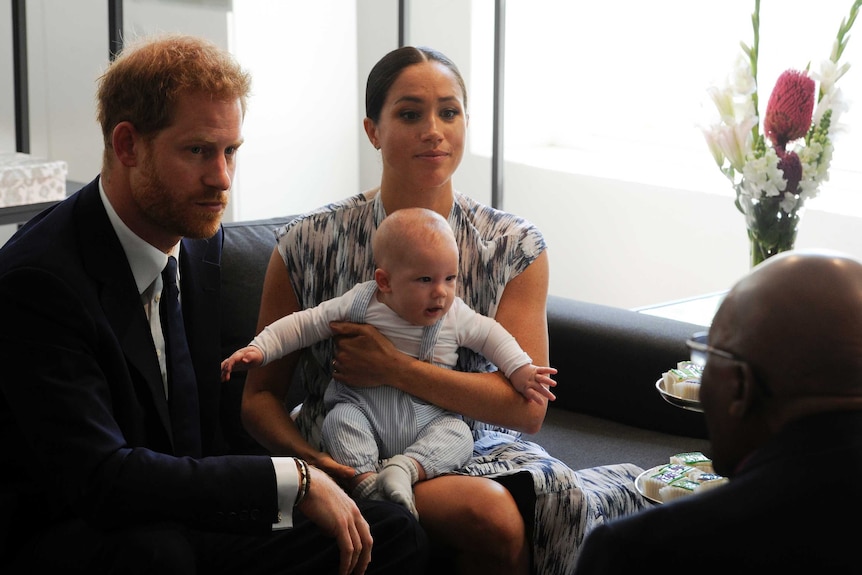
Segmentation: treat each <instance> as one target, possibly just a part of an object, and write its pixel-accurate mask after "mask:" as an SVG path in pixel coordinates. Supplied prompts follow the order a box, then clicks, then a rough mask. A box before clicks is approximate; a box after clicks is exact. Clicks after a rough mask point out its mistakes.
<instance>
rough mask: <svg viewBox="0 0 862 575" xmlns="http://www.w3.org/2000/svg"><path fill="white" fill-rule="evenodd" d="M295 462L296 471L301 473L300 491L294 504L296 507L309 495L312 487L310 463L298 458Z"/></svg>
mask: <svg viewBox="0 0 862 575" xmlns="http://www.w3.org/2000/svg"><path fill="white" fill-rule="evenodd" d="M294 461H296V470H297V471H299V491H298V492H297V494H296V501H295V502H294V504H293V506H294V507H296V506H297V505H299V503H300V502H301V501H302V500H303V499H305V496H306V495H308V488H309V487H311V475H310V474H309V472H308V463H306V462H305V461H304V460H302V459H299V458H298V457H297V458H295V459H294Z"/></svg>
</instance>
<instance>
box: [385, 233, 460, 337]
mask: <svg viewBox="0 0 862 575" xmlns="http://www.w3.org/2000/svg"><path fill="white" fill-rule="evenodd" d="M389 277H390V287H391V293H390V294H389V297H388V299H387V304H388V305H389V307H390V308H392V309H393V310H394V311H395V313H397V314H398V315H399V316H401V317H402V318H403V319H405V320H407V321H409V322H410V323H412V324H415V325H433V324H434V323H436V322H437V320H439V319H440V318H441V317H443V316H444V315H446V312H448V311H449V308H450V307H452V302H453V301H454V300H455V290H456V288H457V286H458V249H457V247H455V246H454V244H453V245H451V246H449V245H448V244H447V245H445V246H441V245H439V244H438V245H436V246H433V247H432V246H430V245H426V246H421V247H419V248H417V249H416V250H414V251H411V253H410V257H409V258H408V259H407V261H404V262H401V264H400V266H399V267H397V268H396V269H394V270H390V274H389Z"/></svg>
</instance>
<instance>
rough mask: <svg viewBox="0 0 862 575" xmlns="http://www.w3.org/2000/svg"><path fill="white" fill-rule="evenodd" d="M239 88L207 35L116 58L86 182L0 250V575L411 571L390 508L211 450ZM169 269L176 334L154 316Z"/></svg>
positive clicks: (101, 100)
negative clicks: (93, 170)
mask: <svg viewBox="0 0 862 575" xmlns="http://www.w3.org/2000/svg"><path fill="white" fill-rule="evenodd" d="M249 89H250V77H249V75H248V74H247V73H246V72H245V71H243V70H242V69H241V68H240V67H239V66H238V65H237V64H236V62H235V61H234V60H233V59H232V58H231V56H230V55H229V54H227V53H225V52H223V51H222V50H220V49H218V48H216V47H215V46H213V45H211V44H209V43H207V42H205V41H202V40H199V39H195V38H191V37H185V36H165V37H161V38H155V39H150V40H147V41H142V42H140V43H139V44H137V45H132V46H129V47H128V48H127V49H126V50H124V52H123V53H122V54H121V55H120V56H119V57H118V58H117V59H116V60H115V61H114V62H113V63H112V64H111V65H110V66H109V68H108V70H107V72H106V73H105V74H104V76H103V77H102V78H101V79H100V83H99V90H98V117H99V121H100V123H101V125H102V131H103V136H104V142H105V150H104V156H103V167H102V171H101V174H100V177H98V178H96V179H95V180H93V181H92V182H91V183H90V184H88V185H87V186H85V187H84V188H83V189H82V190H81V191H80V192H78V193H77V194H75V195H74V196H72V197H70V198H68V199H67V200H66V201H64V202H61V203H60V204H59V205H57V206H55V207H54V208H52V209H50V210H48V211H46V212H44V213H42V214H40V215H39V216H38V217H37V218H35V219H34V220H33V221H31V222H29V223H28V224H27V225H26V226H24V227H23V228H22V229H21V230H19V231H18V233H17V234H16V235H15V236H14V237H13V238H11V239H10V240H9V242H8V243H7V244H6V245H5V246H4V247H3V249H2V250H0V326H2V327H0V340H2V342H0V361H2V362H3V364H4V370H3V375H2V376H0V448H2V449H0V458H2V469H3V473H2V477H0V537H2V539H0V541H2V543H3V548H2V549H0V550H2V552H3V556H4V559H5V560H6V562H7V563H11V565H7V567H4V568H3V569H4V572H7V571H6V570H7V569H8V570H12V569H20V570H22V571H26V572H42V571H44V572H46V573H47V572H62V573H108V572H111V573H114V572H116V573H194V572H196V571H199V572H201V573H326V572H332V573H336V572H338V573H363V572H365V570H366V568H368V572H369V573H371V572H380V573H411V572H421V571H422V565H423V564H424V559H425V558H426V556H427V544H426V539H425V535H424V533H423V532H422V530H421V529H420V528H419V526H418V524H417V523H416V521H415V520H414V519H413V517H412V516H411V515H410V514H409V513H407V512H406V511H405V510H404V509H403V508H402V507H401V506H398V505H394V504H389V503H384V502H360V503H359V504H358V506H357V503H355V502H354V501H353V500H351V499H350V498H349V497H348V496H347V495H346V494H345V493H344V492H343V491H342V490H341V489H340V488H339V487H338V485H336V483H335V482H333V481H332V480H331V479H330V478H329V477H328V476H327V475H326V474H325V473H323V472H322V471H320V470H318V469H316V468H314V467H312V466H309V465H308V464H306V463H305V462H304V461H302V460H300V459H295V458H292V457H268V456H259V455H248V456H237V455H224V454H223V453H222V451H221V446H222V438H221V436H220V424H219V418H218V414H219V388H220V361H221V357H220V348H219V329H218V314H217V310H218V309H219V271H220V270H219V264H220V257H221V247H222V232H221V217H222V213H223V212H224V209H225V206H226V204H227V202H228V197H229V191H230V187H231V181H232V179H233V175H234V171H235V159H236V151H237V149H238V148H239V146H240V145H241V144H242V135H241V128H242V120H243V117H244V114H245V107H246V99H247V96H248V93H249ZM170 258H175V259H176V260H178V261H179V274H177V272H176V271H175V270H172V272H171V273H170V274H169V275H166V276H164V278H163V276H162V270H163V268H166V264H167V262H168V261H169V260H170ZM167 269H171V268H167ZM177 275H178V279H179V284H180V289H181V297H180V303H181V306H182V313H183V315H184V318H185V321H184V322H182V321H180V322H179V323H180V324H183V323H184V327H185V331H186V332H187V335H186V337H185V338H183V337H182V335H179V336H175V335H174V332H173V331H171V329H170V328H169V327H167V326H168V325H169V324H168V323H165V324H162V321H161V320H160V319H159V318H160V311H164V310H166V309H168V307H170V306H169V303H168V301H169V297H168V295H166V294H168V291H167V287H166V286H168V285H169V284H170V283H171V282H172V281H174V280H176V279H177ZM163 287H164V288H165V290H164V291H163ZM175 299H176V298H174V300H175ZM177 311H179V310H177ZM165 321H166V322H167V321H170V320H165ZM183 339H187V342H188V351H185V352H183V353H186V354H187V355H186V356H185V358H186V359H185V360H183V361H179V362H178V363H179V367H181V368H186V369H187V368H188V367H189V363H191V365H192V366H193V372H189V373H190V375H189V377H188V378H186V379H185V380H184V379H183V377H182V376H181V375H178V373H179V372H178V371H176V370H175V368H174V366H173V363H172V361H173V360H176V359H177V357H179V354H180V353H181V350H182V348H183V345H182V344H183V343H184V342H183V341H182V340H183ZM189 353H190V360H189V355H188V354H189ZM372 536H373V550H372ZM369 561H370V566H369Z"/></svg>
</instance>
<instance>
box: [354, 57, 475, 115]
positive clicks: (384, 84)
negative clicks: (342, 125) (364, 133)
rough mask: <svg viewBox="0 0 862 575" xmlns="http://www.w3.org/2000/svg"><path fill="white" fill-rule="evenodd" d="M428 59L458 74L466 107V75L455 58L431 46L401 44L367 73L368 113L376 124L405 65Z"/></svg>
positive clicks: (366, 102)
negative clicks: (451, 58)
mask: <svg viewBox="0 0 862 575" xmlns="http://www.w3.org/2000/svg"><path fill="white" fill-rule="evenodd" d="M429 61H434V62H439V63H441V64H443V65H444V66H446V67H447V68H449V70H450V71H451V72H452V73H453V74H454V75H455V78H457V80H458V85H459V86H460V87H461V94H462V95H463V97H464V109H466V108H467V87H466V86H465V85H464V78H462V77H461V72H460V71H459V70H458V66H456V65H455V63H454V62H453V61H452V60H450V59H449V58H447V57H446V56H445V55H444V54H442V53H441V52H438V51H437V50H434V49H432V48H426V47H415V46H402V47H401V48H397V49H395V50H392V51H391V52H389V53H388V54H386V55H385V56H383V58H381V59H380V61H379V62H377V64H375V65H374V67H373V68H372V69H371V72H370V73H369V74H368V82H367V83H366V85H365V116H366V117H367V118H370V119H371V121H372V122H374V123H375V124H376V123H377V122H378V121H379V120H380V112H381V110H382V109H383V103H384V102H385V101H386V96H387V95H388V94H389V88H391V87H392V84H394V83H395V80H397V79H398V76H400V75H401V72H402V71H403V70H404V68H407V67H408V66H412V65H414V64H421V63H422V62H429Z"/></svg>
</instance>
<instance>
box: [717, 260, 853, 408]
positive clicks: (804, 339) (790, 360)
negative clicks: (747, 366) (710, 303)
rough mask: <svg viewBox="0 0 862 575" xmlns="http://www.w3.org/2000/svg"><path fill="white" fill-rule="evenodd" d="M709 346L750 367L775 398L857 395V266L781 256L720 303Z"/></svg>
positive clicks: (851, 261)
mask: <svg viewBox="0 0 862 575" xmlns="http://www.w3.org/2000/svg"><path fill="white" fill-rule="evenodd" d="M709 339H710V343H711V344H712V345H715V346H717V347H723V348H726V349H729V350H732V351H734V352H735V353H738V354H739V355H741V356H742V357H744V358H745V359H747V360H748V361H749V362H751V363H752V364H753V366H755V370H756V371H757V372H758V373H759V374H761V375H762V377H764V378H765V379H766V380H767V381H766V383H767V384H768V385H769V387H770V388H774V392H775V393H776V394H779V395H782V394H784V393H789V394H799V393H809V392H810V393H815V394H817V393H829V394H843V393H849V394H857V393H859V394H862V263H860V262H859V261H858V260H856V259H854V258H851V257H849V256H847V255H844V254H839V253H837V252H823V251H820V252H803V251H797V252H786V253H783V254H780V255H778V256H775V257H773V258H771V259H769V260H767V261H766V262H765V263H763V264H761V265H760V266H758V267H757V268H755V269H754V270H753V271H752V272H751V273H750V274H749V275H748V276H746V277H745V278H743V279H742V280H740V281H739V282H738V283H737V284H736V286H734V288H733V289H732V290H731V291H730V293H729V294H728V296H727V297H726V298H725V300H724V302H722V306H721V307H720V308H719V310H718V312H717V313H716V316H715V319H714V321H713V327H712V329H711V330H710V338H709Z"/></svg>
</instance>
